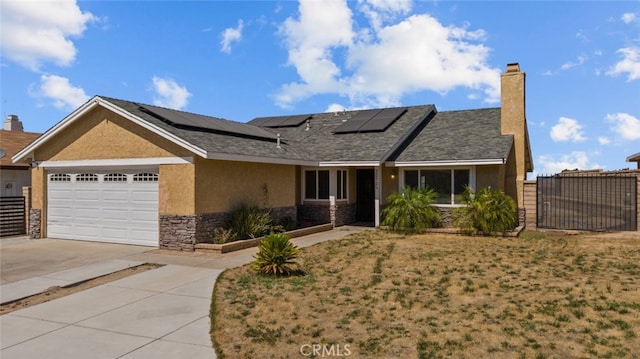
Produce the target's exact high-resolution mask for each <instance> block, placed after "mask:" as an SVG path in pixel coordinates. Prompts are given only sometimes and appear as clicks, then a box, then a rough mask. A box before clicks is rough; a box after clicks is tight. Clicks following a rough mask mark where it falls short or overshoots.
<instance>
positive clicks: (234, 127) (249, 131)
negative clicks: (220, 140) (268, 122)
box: [140, 105, 276, 139]
mask: <svg viewBox="0 0 640 359" xmlns="http://www.w3.org/2000/svg"><path fill="white" fill-rule="evenodd" d="M140 110H142V111H143V112H146V113H148V114H150V115H152V116H154V117H156V118H158V119H160V120H162V121H165V122H168V123H169V124H170V125H172V126H176V125H177V126H186V127H195V128H200V129H206V130H213V131H218V132H226V133H232V134H236V135H243V136H250V137H258V138H265V139H276V136H275V135H274V134H272V133H270V132H268V131H265V130H263V129H261V128H259V127H256V126H252V125H247V124H245V123H239V122H233V121H228V120H223V119H220V118H215V117H210V116H202V115H196V114H193V113H189V112H182V111H177V110H170V109H167V108H163V107H156V106H150V105H144V106H142V105H140Z"/></svg>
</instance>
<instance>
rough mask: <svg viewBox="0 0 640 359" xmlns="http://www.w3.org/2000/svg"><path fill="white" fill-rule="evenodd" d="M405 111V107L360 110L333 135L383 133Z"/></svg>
mask: <svg viewBox="0 0 640 359" xmlns="http://www.w3.org/2000/svg"><path fill="white" fill-rule="evenodd" d="M406 111H407V108H406V107H397V108H386V109H382V110H362V111H359V112H358V113H356V114H355V115H354V116H353V117H351V119H349V120H347V122H345V123H343V124H342V125H340V126H339V127H338V128H336V129H335V130H334V131H333V133H357V132H384V131H385V130H386V129H387V128H389V126H391V125H392V124H393V123H394V122H395V121H396V120H397V119H398V118H400V116H402V114H404V113H405V112H406Z"/></svg>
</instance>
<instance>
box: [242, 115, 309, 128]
mask: <svg viewBox="0 0 640 359" xmlns="http://www.w3.org/2000/svg"><path fill="white" fill-rule="evenodd" d="M310 118H311V115H293V116H276V117H258V118H255V119H253V120H251V122H249V123H250V124H252V125H255V126H261V127H270V128H277V127H297V126H300V125H301V124H302V123H304V122H305V121H306V120H308V119H310Z"/></svg>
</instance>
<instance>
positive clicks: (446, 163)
mask: <svg viewBox="0 0 640 359" xmlns="http://www.w3.org/2000/svg"><path fill="white" fill-rule="evenodd" d="M506 162H507V159H506V158H482V159H472V160H439V161H389V162H387V163H386V166H388V167H450V166H483V165H503V164H505V163H506Z"/></svg>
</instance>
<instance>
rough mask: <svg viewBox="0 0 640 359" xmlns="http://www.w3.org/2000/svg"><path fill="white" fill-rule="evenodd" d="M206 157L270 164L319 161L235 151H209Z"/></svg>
mask: <svg viewBox="0 0 640 359" xmlns="http://www.w3.org/2000/svg"><path fill="white" fill-rule="evenodd" d="M205 158H206V159H209V160H221V161H238V162H253V163H268V164H277V165H300V166H318V162H317V161H307V160H298V159H288V158H275V157H261V156H251V155H241V154H235V153H220V152H208V153H207V155H206V156H205Z"/></svg>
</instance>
